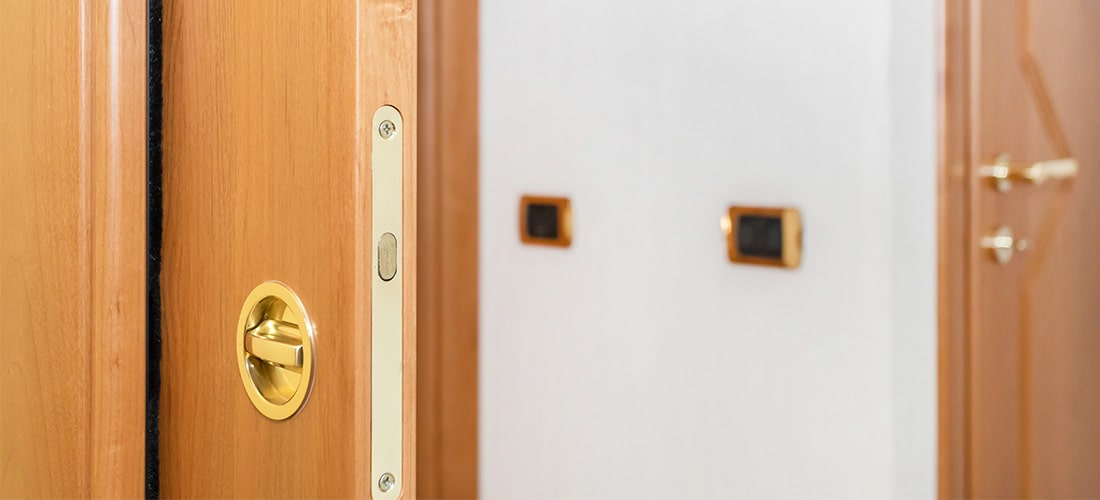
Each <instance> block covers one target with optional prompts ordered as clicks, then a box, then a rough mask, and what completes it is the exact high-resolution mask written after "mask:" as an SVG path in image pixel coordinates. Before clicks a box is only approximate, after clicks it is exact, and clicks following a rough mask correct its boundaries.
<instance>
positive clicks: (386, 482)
mask: <svg viewBox="0 0 1100 500" xmlns="http://www.w3.org/2000/svg"><path fill="white" fill-rule="evenodd" d="M390 125H392V123H391V124H390ZM394 484H397V481H396V480H395V479H394V477H393V474H390V473H389V472H387V473H385V474H382V477H380V478H378V489H380V490H382V493H385V492H387V491H390V490H392V489H393V486H394Z"/></svg>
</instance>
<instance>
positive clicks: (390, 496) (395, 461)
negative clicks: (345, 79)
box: [370, 106, 405, 500]
mask: <svg viewBox="0 0 1100 500" xmlns="http://www.w3.org/2000/svg"><path fill="white" fill-rule="evenodd" d="M371 124H372V127H371V130H372V132H373V133H372V134H371V169H370V171H371V236H372V239H371V241H374V242H375V245H373V249H372V256H371V257H372V258H371V262H372V265H373V267H374V270H373V271H374V273H372V274H373V275H372V276H371V294H370V297H371V299H370V301H371V305H370V307H371V315H370V318H371V319H370V322H371V327H370V328H371V332H370V339H371V349H370V353H371V354H370V358H371V359H370V363H371V365H370V373H371V376H370V385H371V388H370V405H371V406H370V414H371V419H370V477H371V481H370V484H371V486H372V487H371V497H372V498H374V499H376V500H396V499H397V498H398V497H400V496H401V487H402V484H403V479H404V474H403V471H402V466H401V459H402V456H403V452H404V450H402V431H401V428H402V425H403V423H402V419H403V417H404V414H403V412H404V406H403V395H404V392H403V390H402V383H403V380H402V378H403V376H404V375H403V373H404V360H405V357H404V347H403V345H402V339H403V337H402V336H403V335H404V315H403V313H404V307H405V304H404V281H405V280H404V264H403V261H402V258H403V257H404V254H403V252H402V246H401V245H402V243H403V242H404V241H405V235H404V232H403V229H404V227H403V225H404V222H405V220H404V217H403V213H404V212H403V205H402V204H403V203H404V196H403V195H404V185H403V175H404V172H405V171H404V168H403V163H404V160H403V159H404V136H405V130H404V122H403V121H402V119H401V112H400V111H398V110H397V108H394V107H393V106H382V107H380V108H378V109H377V110H376V111H375V112H374V118H373V120H372V122H371Z"/></svg>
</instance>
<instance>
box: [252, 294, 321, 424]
mask: <svg viewBox="0 0 1100 500" xmlns="http://www.w3.org/2000/svg"><path fill="white" fill-rule="evenodd" d="M236 342H237V367H238V368H239V369H240V372H241V382H243V383H244V391H245V393H246V394H248V399H249V400H250V401H252V405H253V406H255V407H256V409H257V410H259V411H260V413H262V414H263V415H264V416H265V417H267V418H270V419H272V420H285V419H288V418H290V417H293V416H294V415H295V414H297V413H298V412H299V411H301V409H302V406H304V405H305V404H306V400H307V399H308V398H309V392H310V389H312V387H313V361H314V360H313V322H312V321H310V319H309V315H308V314H306V308H305V306H304V305H302V301H301V300H300V299H298V295H297V294H295V293H294V291H293V290H291V289H290V287H288V286H286V285H285V284H283V283H280V282H278V281H266V282H263V283H260V285H259V286H257V287H256V288H254V289H253V290H252V293H249V294H248V298H247V299H245V301H244V307H242V308H241V317H240V321H238V323H237V334H236Z"/></svg>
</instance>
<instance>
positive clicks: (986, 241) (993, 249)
mask: <svg viewBox="0 0 1100 500" xmlns="http://www.w3.org/2000/svg"><path fill="white" fill-rule="evenodd" d="M1030 247H1031V241H1030V240H1026V239H1016V238H1015V237H1014V236H1013V234H1012V228H1010V227H1008V226H1001V227H998V228H997V230H996V231H994V232H993V234H990V235H988V236H985V237H983V238H982V248H984V249H986V250H989V253H990V255H991V256H992V257H993V260H995V261H996V262H997V263H998V264H1000V265H1002V266H1004V265H1007V264H1008V263H1009V262H1010V261H1011V260H1012V254H1013V253H1014V252H1023V251H1025V250H1027V249H1028V248H1030Z"/></svg>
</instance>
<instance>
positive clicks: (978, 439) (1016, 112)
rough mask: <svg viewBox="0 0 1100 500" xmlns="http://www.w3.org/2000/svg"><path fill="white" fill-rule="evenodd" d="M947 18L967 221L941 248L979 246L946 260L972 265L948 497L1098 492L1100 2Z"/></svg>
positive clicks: (1018, 1) (958, 222)
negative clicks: (962, 240)
mask: <svg viewBox="0 0 1100 500" xmlns="http://www.w3.org/2000/svg"><path fill="white" fill-rule="evenodd" d="M948 17H949V19H950V22H949V23H948V26H949V33H948V38H947V40H948V48H947V49H948V65H947V71H948V101H947V106H948V108H947V114H946V115H945V116H946V118H947V120H948V121H947V129H948V133H947V136H946V141H947V147H946V148H945V150H946V151H947V154H948V159H947V161H948V172H949V174H953V175H949V176H948V177H946V179H947V183H948V184H947V186H946V187H947V191H946V194H947V200H948V203H949V205H948V211H947V219H946V223H947V225H948V226H953V227H954V228H956V229H960V230H961V231H957V232H955V233H953V234H954V235H955V236H949V237H948V238H946V239H945V241H943V242H942V244H943V245H951V244H952V243H953V240H951V238H952V237H958V235H961V234H964V233H965V234H966V238H967V242H966V244H964V245H959V247H958V248H959V249H960V250H959V252H958V253H952V252H954V251H953V250H948V253H947V254H946V255H948V257H949V258H948V259H946V260H947V262H948V264H947V265H949V266H950V265H956V266H959V265H961V266H962V267H955V268H951V269H948V272H949V273H950V274H949V275H948V276H946V277H945V279H946V280H947V281H948V282H953V283H955V284H956V285H961V287H958V288H956V289H955V290H956V291H957V292H959V293H958V295H956V299H958V302H957V303H955V304H947V307H948V309H947V310H946V311H945V312H946V313H947V314H948V315H949V316H951V318H952V319H951V320H950V321H954V323H949V324H948V325H947V326H948V328H949V330H948V331H955V332H962V331H965V332H967V333H966V336H965V337H964V336H958V339H963V338H965V339H968V342H961V343H960V342H959V341H958V340H955V341H954V342H955V344H954V348H953V349H952V350H951V351H950V353H953V357H948V358H945V361H946V362H947V363H948V364H949V365H950V366H953V367H954V370H952V371H949V372H945V373H948V375H949V377H948V379H949V380H950V376H951V374H955V375H954V376H956V378H955V379H954V380H955V381H956V382H957V385H956V386H955V387H957V388H960V389H962V392H959V391H956V393H955V395H954V396H949V399H947V400H945V401H941V404H943V409H944V410H946V411H948V414H947V416H948V419H949V420H951V419H954V423H955V424H954V425H956V429H959V430H961V433H954V434H953V433H952V431H951V427H950V425H951V424H948V425H949V426H948V427H947V428H946V429H947V432H946V433H945V434H944V435H941V439H946V440H947V441H948V444H947V446H948V447H953V451H952V452H949V453H948V454H947V455H946V456H945V455H941V466H945V467H948V469H951V470H952V472H949V473H948V475H947V476H941V493H942V494H946V495H948V496H956V495H958V494H960V493H961V494H964V495H967V496H970V495H973V496H976V497H1001V498H1009V497H1046V498H1067V497H1093V498H1095V497H1098V496H1100V473H1098V469H1097V464H1100V390H1097V383H1098V381H1100V362H1098V361H1100V302H1098V300H1100V260H1097V259H1096V258H1095V256H1094V255H1093V253H1094V252H1095V251H1096V249H1097V248H1098V246H1100V229H1098V227H1100V170H1098V169H1100V140H1097V130H1100V55H1098V52H1097V51H1098V49H1100V31H1098V30H1097V26H1100V3H1098V2H1093V1H1082V0H1041V1H1037V0H1030V1H1029V0H1015V1H1001V0H996V1H993V0H985V1H971V2H948ZM952 35H955V36H952ZM952 44H954V45H952ZM952 99H954V100H952ZM1070 159H1072V160H1075V161H1076V166H1077V167H1078V168H1077V170H1076V171H1075V165H1074V163H1073V162H1072V161H1070ZM998 160H1000V161H998ZM1051 160H1056V161H1051ZM960 174H961V175H960ZM1006 175H1007V178H1006V179H1000V180H999V179H998V177H1004V176H1006ZM963 228H965V229H963ZM942 248H950V247H942ZM963 248H965V250H961V249H963ZM961 252H965V253H961ZM952 263H954V264H952ZM942 270H943V269H941V271H942ZM960 271H962V272H960ZM962 304H965V307H964V308H959V307H958V306H959V305H962ZM941 305H944V302H942V301H941ZM952 328H953V329H954V330H950V329H952ZM960 328H961V329H960ZM948 342H949V343H950V342H952V340H950V339H948ZM944 354H945V353H944V352H942V351H941V355H944ZM949 356H951V355H950V354H949ZM958 374H965V375H962V378H958ZM951 397H954V399H950V398H951ZM952 408H954V410H953V411H952V410H951V409H952ZM960 426H961V427H960ZM941 429H944V428H943V427H941ZM953 436H954V437H953ZM951 442H953V443H954V444H953V445H952V444H950V443H951ZM951 453H954V455H951ZM951 463H954V464H955V467H950V466H948V465H947V464H951ZM944 488H947V489H944ZM952 488H954V489H952Z"/></svg>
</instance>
